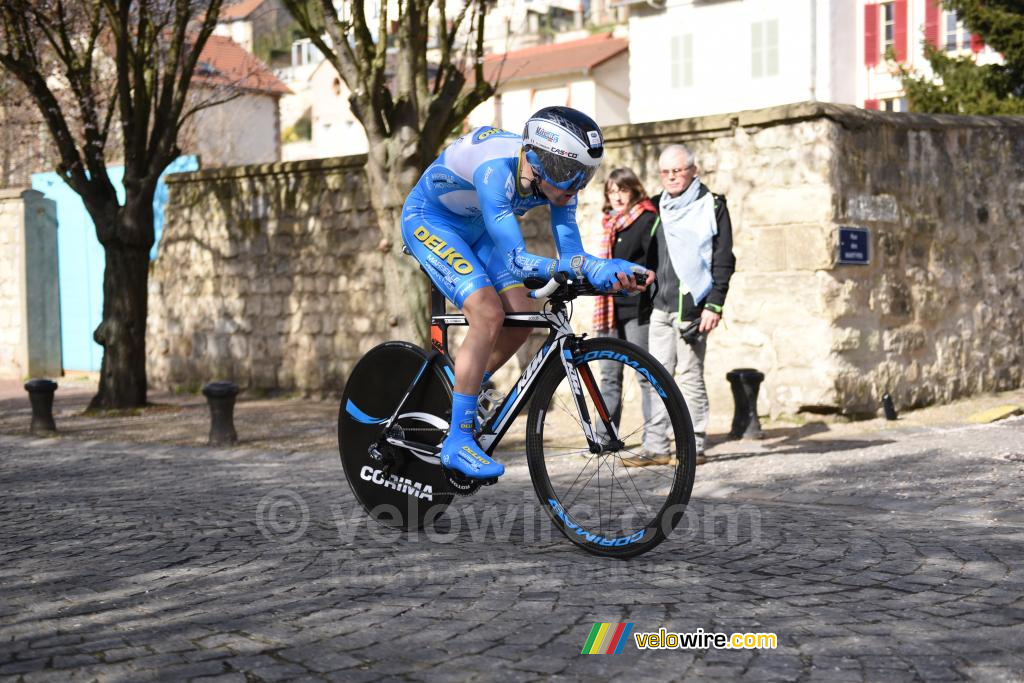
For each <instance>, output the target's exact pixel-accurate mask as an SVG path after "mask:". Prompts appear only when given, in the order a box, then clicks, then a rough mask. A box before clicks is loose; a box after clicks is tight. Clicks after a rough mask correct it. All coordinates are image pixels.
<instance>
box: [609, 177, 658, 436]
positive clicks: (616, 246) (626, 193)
mask: <svg viewBox="0 0 1024 683" xmlns="http://www.w3.org/2000/svg"><path fill="white" fill-rule="evenodd" d="M657 218H658V214H657V212H656V210H655V208H654V204H652V203H651V200H650V199H649V198H648V196H647V192H646V191H645V190H644V186H643V185H642V184H641V183H640V179H639V178H637V177H636V174H635V173H633V171H631V170H630V169H628V168H616V169H615V170H613V171H612V172H611V173H610V174H608V178H607V179H606V180H605V181H604V218H603V220H602V224H603V228H604V230H603V232H602V240H601V249H600V250H599V251H598V252H597V255H598V256H600V257H601V258H621V259H626V260H627V261H631V262H632V263H640V264H646V263H647V262H648V252H649V248H650V246H651V240H652V237H651V235H652V232H653V229H654V227H655V222H656V221H657ZM650 316H651V297H650V291H647V292H644V293H643V294H641V295H639V296H629V297H626V296H615V297H613V296H600V297H595V298H594V334H596V335H602V336H610V337H618V338H619V339H625V340H627V341H630V342H633V343H634V344H636V345H637V346H640V347H642V348H644V349H646V348H647V323H648V320H649V319H650ZM602 365H603V367H602V368H601V392H602V394H603V395H604V399H605V401H606V402H607V404H608V408H609V409H611V410H612V416H613V418H614V420H615V422H616V423H618V421H619V417H620V416H621V414H622V400H621V396H622V364H621V363H610V362H606V363H603V364H602ZM642 410H643V416H644V422H645V423H646V422H647V421H648V419H649V416H650V397H649V396H648V394H647V392H644V393H643V398H642ZM599 431H600V430H599ZM645 432H646V428H645ZM646 441H647V437H646V434H645V436H644V442H645V444H646Z"/></svg>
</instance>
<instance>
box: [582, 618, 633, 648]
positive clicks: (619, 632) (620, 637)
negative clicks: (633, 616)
mask: <svg viewBox="0 0 1024 683" xmlns="http://www.w3.org/2000/svg"><path fill="white" fill-rule="evenodd" d="M632 631H633V624H594V628H592V629H590V636H589V637H587V643H586V645H584V646H583V651H582V652H580V654H581V655H617V654H619V653H620V652H622V646H623V645H625V644H626V641H627V640H629V634H630V633H631V632H632Z"/></svg>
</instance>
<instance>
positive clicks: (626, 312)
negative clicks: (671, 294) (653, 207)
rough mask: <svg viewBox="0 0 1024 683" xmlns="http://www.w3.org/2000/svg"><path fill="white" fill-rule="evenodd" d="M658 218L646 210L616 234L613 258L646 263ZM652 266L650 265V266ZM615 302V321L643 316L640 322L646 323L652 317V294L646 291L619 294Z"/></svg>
mask: <svg viewBox="0 0 1024 683" xmlns="http://www.w3.org/2000/svg"><path fill="white" fill-rule="evenodd" d="M657 220H658V216H657V214H654V213H651V212H650V211H644V212H643V213H642V214H640V217H639V218H637V219H636V220H635V221H633V222H632V223H630V224H629V226H628V227H627V228H626V229H625V230H623V231H621V232H619V233H618V234H617V235H616V240H615V244H614V245H613V246H612V258H621V259H625V260H627V261H632V262H633V263H638V264H640V265H646V264H647V263H648V261H649V260H650V252H651V251H652V249H651V245H652V244H653V240H652V228H654V225H655V223H656V222H657ZM648 267H650V266H648ZM613 301H614V302H615V322H616V323H624V322H626V321H627V320H633V319H634V318H638V317H639V318H641V321H640V324H641V325H642V324H644V323H646V322H647V321H648V320H650V317H651V295H650V293H649V292H644V293H643V294H641V295H640V296H617V297H615V298H614V299H613Z"/></svg>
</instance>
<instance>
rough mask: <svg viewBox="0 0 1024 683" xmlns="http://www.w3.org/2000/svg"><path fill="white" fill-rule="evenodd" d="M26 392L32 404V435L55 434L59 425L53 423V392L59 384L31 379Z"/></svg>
mask: <svg viewBox="0 0 1024 683" xmlns="http://www.w3.org/2000/svg"><path fill="white" fill-rule="evenodd" d="M25 391H27V392H28V400H29V402H30V403H31V404H32V426H31V427H29V432H30V433H32V434H53V433H54V432H56V431H57V425H56V424H54V422H53V392H55V391H57V383H56V382H54V381H52V380H48V379H30V380H29V381H27V382H25Z"/></svg>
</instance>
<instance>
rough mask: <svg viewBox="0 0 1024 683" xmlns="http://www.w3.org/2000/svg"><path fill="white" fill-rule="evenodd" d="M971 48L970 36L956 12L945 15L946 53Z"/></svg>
mask: <svg viewBox="0 0 1024 683" xmlns="http://www.w3.org/2000/svg"><path fill="white" fill-rule="evenodd" d="M970 46H971V36H970V33H969V32H968V31H967V29H966V28H965V27H964V22H962V21H960V20H959V19H958V18H957V16H956V12H947V13H946V43H945V47H946V52H959V51H960V50H966V49H968V48H969V47H970Z"/></svg>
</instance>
